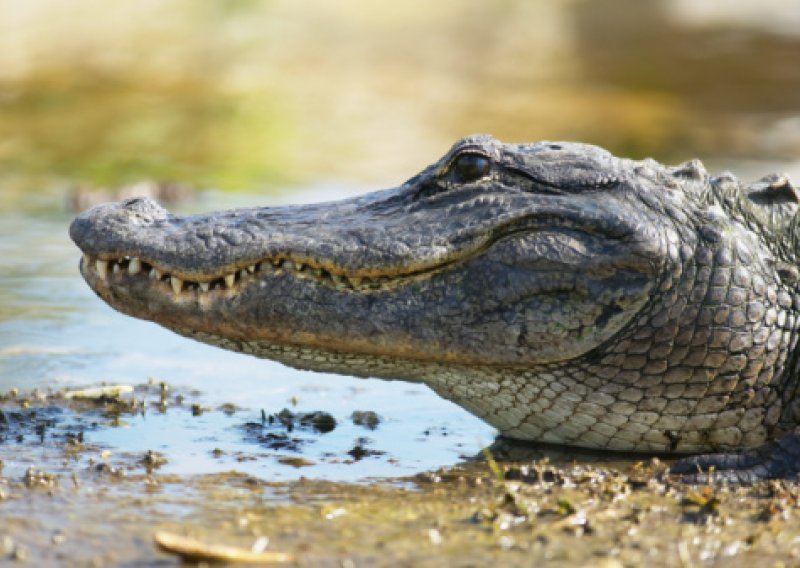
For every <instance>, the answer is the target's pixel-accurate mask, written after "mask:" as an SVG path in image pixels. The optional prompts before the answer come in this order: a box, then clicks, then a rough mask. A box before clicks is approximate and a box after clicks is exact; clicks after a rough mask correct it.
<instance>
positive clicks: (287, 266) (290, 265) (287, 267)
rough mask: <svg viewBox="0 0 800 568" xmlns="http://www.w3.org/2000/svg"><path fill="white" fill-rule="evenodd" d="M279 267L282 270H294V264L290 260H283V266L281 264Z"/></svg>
mask: <svg viewBox="0 0 800 568" xmlns="http://www.w3.org/2000/svg"><path fill="white" fill-rule="evenodd" d="M281 267H283V268H284V270H294V262H292V261H291V260H284V261H283V264H281Z"/></svg>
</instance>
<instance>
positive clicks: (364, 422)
mask: <svg viewBox="0 0 800 568" xmlns="http://www.w3.org/2000/svg"><path fill="white" fill-rule="evenodd" d="M350 420H352V421H353V424H355V425H356V426H363V427H364V428H368V429H370V430H374V429H375V428H377V427H378V424H380V423H381V417H380V416H378V414H377V413H375V412H373V411H372V410H356V411H354V412H353V414H351V415H350Z"/></svg>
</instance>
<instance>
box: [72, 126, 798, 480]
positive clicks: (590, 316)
mask: <svg viewBox="0 0 800 568" xmlns="http://www.w3.org/2000/svg"><path fill="white" fill-rule="evenodd" d="M799 204H800V193H799V192H798V190H797V189H796V188H795V187H794V186H793V185H792V183H791V181H790V180H789V178H788V177H787V176H785V175H778V174H772V175H770V176H767V177H765V178H763V179H760V180H758V181H756V182H753V183H752V184H749V185H746V184H743V183H741V182H739V181H738V180H737V178H735V177H734V176H733V175H732V174H730V173H723V174H720V175H716V176H713V175H710V174H708V173H707V172H706V170H705V169H704V167H703V165H702V163H701V162H700V161H699V160H692V161H689V162H686V163H684V164H681V165H678V166H672V167H670V166H665V165H662V164H660V163H658V162H656V161H654V160H652V159H646V160H642V161H634V160H629V159H622V158H618V157H615V156H613V155H612V154H610V153H609V152H607V151H606V150H603V149H602V148H599V147H596V146H591V145H586V144H577V143H567V142H548V141H544V142H537V143H532V144H503V143H501V142H499V141H497V140H495V139H494V138H492V137H489V136H485V135H475V136H470V137H467V138H464V139H462V140H460V141H458V142H457V143H456V144H455V145H454V146H453V147H452V148H451V149H450V150H449V151H448V152H447V153H446V154H445V155H444V156H443V157H442V158H441V159H439V161H437V162H436V163H434V164H433V165H431V166H428V167H427V168H425V169H424V170H423V171H422V172H421V173H419V174H417V175H415V176H414V177H412V178H411V179H409V180H408V181H406V182H405V183H403V184H402V185H400V186H399V187H396V188H393V189H388V190H382V191H377V192H374V193H369V194H365V195H362V196H359V197H355V198H350V199H345V200H341V201H335V202H329V203H321V204H312V205H301V206H286V207H258V208H252V209H234V210H229V211H223V212H219V213H211V214H202V215H194V216H176V215H172V214H170V213H168V212H167V211H166V210H165V209H163V208H162V207H160V206H159V205H157V204H156V203H155V202H153V201H151V200H149V199H146V198H133V199H127V200H124V201H121V202H118V203H111V204H104V205H100V206H98V207H95V208H94V209H91V210H89V211H87V212H85V213H83V214H81V215H80V216H78V217H77V218H76V219H75V220H74V221H73V223H72V225H71V227H70V234H71V237H72V239H73V240H74V241H75V243H76V244H77V245H78V247H79V248H80V249H81V250H82V251H83V257H82V260H81V263H80V270H81V273H82V274H83V277H84V278H85V279H86V281H87V282H88V284H89V285H90V287H91V288H92V289H93V290H94V291H95V292H96V293H97V294H98V295H99V296H100V297H101V298H102V299H103V300H105V301H106V302H108V303H109V304H110V305H111V306H112V307H114V308H115V309H117V310H119V311H121V312H123V313H125V314H129V315H131V316H134V317H137V318H143V319H147V320H152V321H154V322H156V323H159V324H161V325H162V326H165V327H167V328H169V329H170V330H173V331H175V332H177V333H179V334H181V335H184V336H187V337H190V338H194V339H196V340H199V341H202V342H205V343H209V344H212V345H216V346H220V347H223V348H226V349H231V350H234V351H239V352H243V353H249V354H252V355H255V356H258V357H264V358H268V359H273V360H276V361H280V362H282V363H284V364H286V365H289V366H291V367H296V368H299V369H309V370H313V371H324V372H334V373H342V374H349V375H354V376H359V377H378V378H384V379H399V380H405V381H414V382H421V383H424V384H426V385H428V386H429V387H430V388H431V389H433V390H434V391H435V392H436V393H438V394H439V395H441V396H442V397H444V398H446V399H449V400H452V401H454V402H455V403H457V404H459V405H461V406H462V407H463V408H465V409H467V410H468V411H470V412H472V413H474V414H475V415H477V416H479V417H481V418H482V419H484V420H485V421H486V422H488V423H489V424H491V425H493V426H494V427H496V428H497V429H498V430H499V432H500V433H501V435H503V436H507V437H510V438H515V439H519V440H529V441H538V442H548V443H555V444H563V445H571V446H578V447H584V448H596V449H604V450H621V451H633V452H653V453H657V454H665V453H666V454H702V455H694V456H692V457H684V459H682V460H680V461H678V462H677V463H676V464H675V465H673V466H672V471H675V472H682V473H686V474H687V475H689V474H691V473H692V472H693V471H698V472H701V471H706V470H708V469H710V468H712V467H715V468H716V469H717V475H718V478H720V479H722V478H727V479H730V480H732V481H753V480H757V479H762V478H769V477H791V476H794V475H796V474H797V472H798V471H799V470H800V429H798V424H800V397H799V396H798V393H797V390H798V385H800V381H798V368H797V367H798V351H797V340H798V327H800V313H798V312H799V311H800V294H799V293H798V286H799V285H800V271H798V255H797V253H796V251H797V250H798V240H800V228H799V226H800V216H798V215H797V210H798V206H799Z"/></svg>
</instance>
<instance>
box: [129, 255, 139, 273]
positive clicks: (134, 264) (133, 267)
mask: <svg viewBox="0 0 800 568" xmlns="http://www.w3.org/2000/svg"><path fill="white" fill-rule="evenodd" d="M141 271H142V261H141V260H139V259H138V258H136V257H135V256H134V257H133V258H132V259H131V261H130V263H128V274H139V273H140V272H141Z"/></svg>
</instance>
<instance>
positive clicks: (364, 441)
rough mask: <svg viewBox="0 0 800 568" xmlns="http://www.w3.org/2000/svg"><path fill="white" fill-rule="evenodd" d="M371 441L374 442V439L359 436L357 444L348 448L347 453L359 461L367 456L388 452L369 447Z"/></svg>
mask: <svg viewBox="0 0 800 568" xmlns="http://www.w3.org/2000/svg"><path fill="white" fill-rule="evenodd" d="M370 443H372V440H370V439H369V438H358V439H357V440H356V443H355V445H354V446H353V447H352V448H351V449H350V450H348V452H347V455H349V456H350V457H352V458H353V459H354V460H355V461H359V460H362V459H364V458H367V457H372V456H382V455H384V454H385V453H386V452H382V451H381V450H373V449H372V448H368V447H367V446H368V445H369V444H370Z"/></svg>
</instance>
